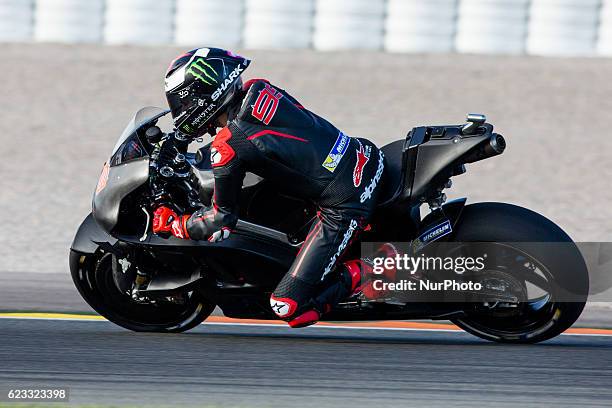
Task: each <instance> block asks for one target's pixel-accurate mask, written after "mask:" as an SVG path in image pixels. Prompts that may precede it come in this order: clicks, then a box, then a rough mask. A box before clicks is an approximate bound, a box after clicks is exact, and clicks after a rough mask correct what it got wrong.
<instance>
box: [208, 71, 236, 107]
mask: <svg viewBox="0 0 612 408" xmlns="http://www.w3.org/2000/svg"><path fill="white" fill-rule="evenodd" d="M242 71H244V68H242V67H241V66H240V65H238V66H237V67H236V68H234V70H233V71H232V72H231V73H230V74H229V75H228V76H227V78H225V81H223V83H222V84H221V85H220V86H219V88H217V90H216V91H215V92H213V93H212V95H211V98H212V100H213V101H216V100H217V99H219V97H220V96H221V94H222V93H223V91H225V90H226V89H227V87H228V86H230V85H231V84H232V83H233V82H234V80H235V79H236V78H238V77H239V76H240V74H242Z"/></svg>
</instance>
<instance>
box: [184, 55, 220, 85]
mask: <svg viewBox="0 0 612 408" xmlns="http://www.w3.org/2000/svg"><path fill="white" fill-rule="evenodd" d="M209 70H210V71H212V72H213V73H214V75H215V76H218V75H219V74H217V71H215V69H214V68H213V67H212V66H211V65H210V64H209V63H207V62H206V61H204V59H203V58H198V59H196V60H195V61H194V62H193V63H191V65H190V66H189V69H188V70H187V73H189V74H191V75H193V76H194V77H195V78H196V79H199V80H200V81H202V82H204V83H205V84H208V85H212V84H213V83H215V84H216V83H218V82H219V81H217V79H216V78H215V77H213V76H212V75H211V74H209ZM209 81H212V82H209Z"/></svg>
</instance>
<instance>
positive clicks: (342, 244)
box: [321, 220, 359, 280]
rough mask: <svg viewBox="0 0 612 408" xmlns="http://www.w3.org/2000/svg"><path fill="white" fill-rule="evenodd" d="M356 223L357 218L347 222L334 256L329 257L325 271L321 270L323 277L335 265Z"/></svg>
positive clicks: (355, 227) (349, 239)
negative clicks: (347, 225)
mask: <svg viewBox="0 0 612 408" xmlns="http://www.w3.org/2000/svg"><path fill="white" fill-rule="evenodd" d="M358 225H359V224H358V223H357V220H351V223H350V224H349V227H348V229H347V230H346V232H345V233H344V237H343V238H342V242H341V243H340V246H338V250H337V251H336V253H335V254H334V256H332V257H331V259H330V261H329V264H328V265H327V267H326V268H325V271H324V272H323V277H325V275H327V274H328V273H329V272H330V271H331V270H332V269H333V268H334V265H336V260H337V259H338V257H339V256H340V255H341V254H342V252H343V251H344V250H345V249H346V247H347V245H348V244H349V242H350V241H351V237H352V236H353V233H354V232H355V230H356V229H357V226H358ZM323 277H322V278H321V280H322V279H323Z"/></svg>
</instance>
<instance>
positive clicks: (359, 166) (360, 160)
mask: <svg viewBox="0 0 612 408" xmlns="http://www.w3.org/2000/svg"><path fill="white" fill-rule="evenodd" d="M357 142H358V143H359V150H356V152H357V162H356V163H355V169H354V170H353V185H354V186H355V187H359V186H360V185H361V179H362V178H363V169H364V167H365V165H366V164H367V163H368V161H369V160H370V153H371V152H372V146H370V145H367V146H366V147H365V148H364V147H363V145H362V144H361V142H360V141H359V140H357Z"/></svg>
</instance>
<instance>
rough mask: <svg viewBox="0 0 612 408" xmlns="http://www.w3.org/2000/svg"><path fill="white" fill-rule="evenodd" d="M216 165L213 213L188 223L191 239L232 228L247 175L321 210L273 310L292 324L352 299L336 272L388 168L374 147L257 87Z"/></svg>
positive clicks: (221, 144)
mask: <svg viewBox="0 0 612 408" xmlns="http://www.w3.org/2000/svg"><path fill="white" fill-rule="evenodd" d="M211 163H212V166H213V172H214V176H215V194H214V197H213V207H212V208H207V209H202V210H200V211H198V212H196V213H195V214H193V215H192V216H191V218H190V219H189V220H188V221H187V224H186V225H187V230H188V233H189V236H190V237H191V238H192V239H206V238H207V237H209V236H210V235H211V234H212V233H213V232H215V231H218V230H219V229H221V228H225V229H232V228H234V227H235V225H236V222H237V214H238V211H237V207H238V197H239V193H240V189H241V187H242V181H243V178H244V175H245V172H246V171H249V172H252V173H255V174H257V175H259V176H261V177H264V178H266V179H268V180H271V181H273V182H275V183H277V185H278V186H279V188H280V189H282V190H284V191H288V192H292V193H293V194H295V195H296V196H297V197H301V198H305V199H310V200H312V201H314V202H315V203H317V204H318V206H319V209H320V211H319V213H318V217H317V221H316V222H315V223H314V225H312V227H311V229H310V232H309V234H308V236H307V238H306V240H305V241H304V243H303V245H302V247H301V249H300V252H299V253H298V255H297V258H296V259H295V261H294V263H293V265H292V266H291V269H290V270H289V271H288V273H287V274H286V276H285V277H284V278H283V280H282V281H281V283H280V284H279V286H278V288H277V289H276V291H275V292H274V294H273V296H272V298H271V305H272V308H273V310H274V311H275V312H276V313H277V315H279V316H280V317H281V318H285V319H290V318H291V317H293V316H295V315H296V312H298V313H299V311H300V310H303V309H304V308H305V307H315V308H317V309H318V310H319V311H321V312H323V311H325V309H327V308H328V305H330V304H334V303H336V302H338V301H340V300H341V298H342V297H344V296H346V295H348V291H349V290H350V287H351V282H350V279H349V278H348V277H346V276H343V275H342V274H340V273H338V272H337V271H336V272H335V269H336V268H335V267H336V265H337V263H338V261H340V260H341V259H342V256H343V253H344V252H345V250H346V249H347V248H348V246H349V245H350V244H351V243H352V242H353V241H354V239H355V237H356V236H357V234H358V233H359V231H361V230H362V229H363V228H364V227H365V226H366V225H367V222H368V219H369V217H370V215H371V213H372V210H373V208H374V206H375V204H376V200H377V194H378V191H379V188H378V186H379V185H380V184H381V181H382V180H381V179H382V176H383V171H384V165H385V164H384V157H383V154H382V152H380V151H379V150H378V148H377V147H376V146H375V145H374V144H373V143H371V142H370V141H368V140H365V139H358V138H353V137H349V136H347V135H345V134H344V133H342V132H341V131H339V130H338V129H337V128H336V127H334V126H333V125H332V124H331V123H329V122H328V121H327V120H325V119H323V118H321V117H319V116H317V115H316V114H314V113H312V112H310V111H309V110H307V109H305V108H304V107H302V106H301V105H300V104H299V103H298V102H297V101H296V100H295V99H294V98H293V97H291V96H290V95H289V94H287V93H286V92H285V91H284V90H282V89H279V88H277V87H274V86H273V85H271V84H269V83H268V82H267V81H264V80H254V81H249V82H248V83H247V84H246V85H245V95H244V98H243V102H242V106H241V108H240V110H239V111H238V113H237V115H236V117H235V118H233V119H232V120H231V121H230V122H229V124H228V126H227V127H226V128H224V129H223V130H221V132H219V134H218V135H217V136H216V138H215V140H214V142H213V143H212V146H211ZM332 272H334V273H333V274H332ZM330 274H331V275H330ZM333 275H338V278H339V279H340V281H344V283H343V284H340V285H336V286H334V285H331V286H330V285H327V286H326V287H327V290H325V291H324V294H323V295H322V294H321V293H319V292H320V291H321V282H322V281H323V280H329V279H332V276H333ZM326 277H327V278H326ZM336 280H338V279H336ZM321 296H323V297H321Z"/></svg>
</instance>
